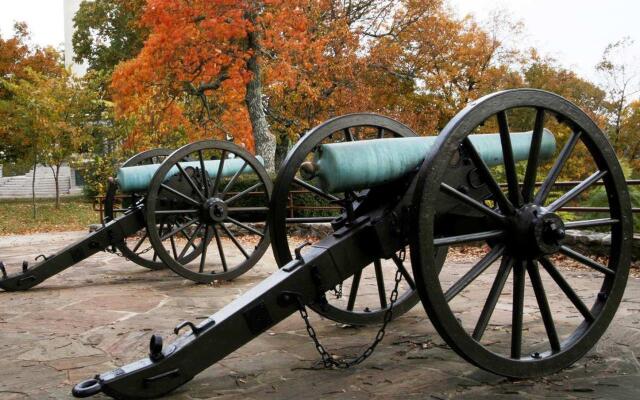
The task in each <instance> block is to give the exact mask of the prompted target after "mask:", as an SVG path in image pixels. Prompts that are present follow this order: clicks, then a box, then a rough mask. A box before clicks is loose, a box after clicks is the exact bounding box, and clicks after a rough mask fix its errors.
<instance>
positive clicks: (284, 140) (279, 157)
mask: <svg viewBox="0 0 640 400" xmlns="http://www.w3.org/2000/svg"><path fill="white" fill-rule="evenodd" d="M279 139H280V140H278V145H277V147H276V162H275V165H276V168H280V166H281V165H282V162H283V161H284V159H285V158H286V157H287V154H288V153H289V147H290V146H291V139H289V135H288V134H286V133H285V134H284V135H280V138H279Z"/></svg>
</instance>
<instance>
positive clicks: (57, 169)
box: [50, 165, 60, 210]
mask: <svg viewBox="0 0 640 400" xmlns="http://www.w3.org/2000/svg"><path fill="white" fill-rule="evenodd" d="M50 168H51V171H52V172H53V181H54V182H55V184H56V210H59V209H60V166H59V165H56V167H55V169H54V168H53V167H50Z"/></svg>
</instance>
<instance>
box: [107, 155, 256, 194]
mask: <svg viewBox="0 0 640 400" xmlns="http://www.w3.org/2000/svg"><path fill="white" fill-rule="evenodd" d="M257 159H258V161H260V163H263V160H262V158H261V157H257ZM160 165H161V164H150V165H139V166H135V167H123V168H120V169H119V170H118V175H117V179H118V186H119V187H120V190H122V191H123V192H125V193H131V192H136V191H144V190H146V189H147V188H148V186H149V183H150V182H151V179H152V178H153V175H154V174H155V173H156V171H157V170H158V168H160ZM245 165H246V163H245V161H244V160H243V159H241V158H232V159H226V160H225V161H224V168H223V169H222V176H223V177H227V176H232V175H234V174H236V173H237V172H238V171H240V170H241V169H243V168H244V167H245ZM180 166H181V167H182V168H184V169H188V168H200V162H199V161H186V162H182V163H180ZM219 166H220V160H207V161H205V162H204V168H205V169H206V170H207V173H208V174H209V177H211V178H215V176H216V175H217V174H218V167H219ZM179 172H180V171H179V170H178V167H176V166H174V167H173V168H172V169H171V170H169V172H168V173H167V175H166V177H165V180H169V179H170V178H171V177H173V176H174V175H176V174H178V173H179Z"/></svg>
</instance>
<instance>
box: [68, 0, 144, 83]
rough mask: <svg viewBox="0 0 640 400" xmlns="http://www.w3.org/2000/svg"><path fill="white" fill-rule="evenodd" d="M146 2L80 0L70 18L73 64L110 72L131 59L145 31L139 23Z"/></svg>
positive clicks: (138, 0)
mask: <svg viewBox="0 0 640 400" xmlns="http://www.w3.org/2000/svg"><path fill="white" fill-rule="evenodd" d="M146 3H147V2H146V0H94V1H83V2H82V3H81V4H80V8H79V10H78V12H77V13H76V16H75V18H74V24H75V28H76V30H75V32H74V34H73V50H74V52H75V55H76V56H75V60H76V61H77V62H83V61H86V62H87V63H88V64H89V67H90V68H91V69H93V70H98V71H112V70H113V68H114V67H115V66H116V65H118V63H120V62H121V61H124V60H128V59H130V58H133V57H135V56H136V55H137V54H138V53H139V52H140V50H141V49H142V46H143V44H144V41H145V39H146V38H147V35H148V30H147V29H146V28H144V27H142V26H141V25H140V24H139V19H140V17H141V15H142V13H143V11H144V7H145V5H146Z"/></svg>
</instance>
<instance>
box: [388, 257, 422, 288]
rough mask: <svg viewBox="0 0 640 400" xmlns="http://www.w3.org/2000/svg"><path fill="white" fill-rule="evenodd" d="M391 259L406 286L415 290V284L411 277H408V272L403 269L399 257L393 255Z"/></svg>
mask: <svg viewBox="0 0 640 400" xmlns="http://www.w3.org/2000/svg"><path fill="white" fill-rule="evenodd" d="M391 259H392V260H393V262H394V263H396V267H397V268H398V269H399V270H400V273H401V274H402V276H403V277H404V280H405V281H407V284H408V285H409V287H410V288H411V290H416V283H415V282H414V281H413V278H412V277H411V275H409V272H408V271H407V269H406V268H405V267H404V264H403V263H402V260H401V259H400V257H398V255H396V254H394V255H393V256H391Z"/></svg>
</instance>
